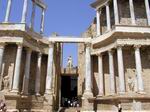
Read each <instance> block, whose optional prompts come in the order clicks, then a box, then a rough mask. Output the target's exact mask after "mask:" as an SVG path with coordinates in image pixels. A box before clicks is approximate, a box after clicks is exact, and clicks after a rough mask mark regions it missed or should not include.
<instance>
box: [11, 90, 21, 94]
mask: <svg viewBox="0 0 150 112" xmlns="http://www.w3.org/2000/svg"><path fill="white" fill-rule="evenodd" d="M10 92H11V93H15V94H19V90H18V89H13V90H11V91H10Z"/></svg>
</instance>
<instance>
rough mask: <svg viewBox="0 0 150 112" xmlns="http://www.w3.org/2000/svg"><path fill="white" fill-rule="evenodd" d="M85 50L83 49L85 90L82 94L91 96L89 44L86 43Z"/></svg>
mask: <svg viewBox="0 0 150 112" xmlns="http://www.w3.org/2000/svg"><path fill="white" fill-rule="evenodd" d="M85 46H86V51H85V90H84V95H87V96H89V97H92V96H93V93H92V90H91V89H92V76H91V75H92V74H91V54H90V53H91V44H90V43H86V45H85Z"/></svg>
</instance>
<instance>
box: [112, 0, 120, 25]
mask: <svg viewBox="0 0 150 112" xmlns="http://www.w3.org/2000/svg"><path fill="white" fill-rule="evenodd" d="M113 6H114V7H113V8H114V16H115V25H118V24H119V14H118V3H117V0H113Z"/></svg>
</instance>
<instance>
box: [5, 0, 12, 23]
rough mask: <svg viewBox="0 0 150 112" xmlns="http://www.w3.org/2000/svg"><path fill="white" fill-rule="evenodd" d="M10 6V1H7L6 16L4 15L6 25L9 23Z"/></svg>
mask: <svg viewBox="0 0 150 112" xmlns="http://www.w3.org/2000/svg"><path fill="white" fill-rule="evenodd" d="M11 4H12V0H8V3H7V9H6V15H5V21H4V22H6V23H7V22H8V21H9V18H10V12H11Z"/></svg>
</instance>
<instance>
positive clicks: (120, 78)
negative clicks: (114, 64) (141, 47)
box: [117, 45, 125, 94]
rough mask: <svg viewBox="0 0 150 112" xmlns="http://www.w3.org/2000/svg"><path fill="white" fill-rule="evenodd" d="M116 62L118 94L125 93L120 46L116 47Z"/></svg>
mask: <svg viewBox="0 0 150 112" xmlns="http://www.w3.org/2000/svg"><path fill="white" fill-rule="evenodd" d="M117 60H118V75H119V89H120V93H121V94H124V93H125V76H124V64H123V53H122V46H121V45H119V46H117Z"/></svg>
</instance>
